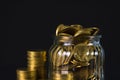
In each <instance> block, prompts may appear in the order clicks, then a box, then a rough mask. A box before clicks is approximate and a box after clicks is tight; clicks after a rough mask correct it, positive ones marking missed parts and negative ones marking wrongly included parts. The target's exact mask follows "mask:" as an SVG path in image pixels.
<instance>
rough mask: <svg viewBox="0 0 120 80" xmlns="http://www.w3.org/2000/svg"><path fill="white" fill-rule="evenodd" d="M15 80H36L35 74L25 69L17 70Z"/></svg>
mask: <svg viewBox="0 0 120 80" xmlns="http://www.w3.org/2000/svg"><path fill="white" fill-rule="evenodd" d="M16 72H17V80H36V72H35V71H28V69H27V68H21V69H17V71H16Z"/></svg>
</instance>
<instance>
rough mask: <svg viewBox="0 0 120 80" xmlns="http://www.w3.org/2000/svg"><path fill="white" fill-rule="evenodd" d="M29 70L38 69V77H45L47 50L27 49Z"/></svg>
mask: <svg viewBox="0 0 120 80" xmlns="http://www.w3.org/2000/svg"><path fill="white" fill-rule="evenodd" d="M27 56H28V57H27V61H28V65H27V66H28V70H29V71H36V72H37V78H38V79H44V78H46V77H47V74H46V66H45V64H46V51H45V50H29V51H27Z"/></svg>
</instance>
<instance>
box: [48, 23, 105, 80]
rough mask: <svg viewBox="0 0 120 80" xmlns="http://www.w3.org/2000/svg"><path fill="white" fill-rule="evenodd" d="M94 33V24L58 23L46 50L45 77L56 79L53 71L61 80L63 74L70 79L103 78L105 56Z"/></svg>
mask: <svg viewBox="0 0 120 80" xmlns="http://www.w3.org/2000/svg"><path fill="white" fill-rule="evenodd" d="M98 32H99V29H98V28H97V27H90V28H83V26H81V25H70V26H68V25H63V24H61V25H59V26H58V27H57V29H56V36H55V40H54V43H53V45H52V46H51V47H50V49H49V58H50V60H49V61H50V62H49V78H50V79H51V80H52V78H53V77H54V80H58V79H57V78H55V75H54V74H55V72H57V73H58V72H59V75H60V77H61V78H60V79H65V80H69V78H68V76H67V74H71V76H72V77H71V79H70V80H104V70H103V64H104V57H105V56H104V50H103V47H102V46H101V43H100V39H101V37H102V36H101V35H98ZM63 72H65V73H63ZM53 73H54V74H53ZM63 74H65V75H66V76H65V75H63ZM62 77H63V78H62Z"/></svg>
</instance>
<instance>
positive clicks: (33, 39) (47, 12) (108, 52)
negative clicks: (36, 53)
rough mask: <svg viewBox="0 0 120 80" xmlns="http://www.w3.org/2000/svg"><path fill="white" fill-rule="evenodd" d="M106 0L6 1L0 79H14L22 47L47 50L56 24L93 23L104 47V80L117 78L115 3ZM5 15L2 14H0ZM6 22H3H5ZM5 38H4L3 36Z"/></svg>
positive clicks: (22, 62)
mask: <svg viewBox="0 0 120 80" xmlns="http://www.w3.org/2000/svg"><path fill="white" fill-rule="evenodd" d="M116 3H117V2H115V1H114V2H113V1H109V2H107V1H106V2H104V1H91V0H88V1H84V0H83V1H75V0H73V1H71V0H69V1H60V0H59V1H57V0H55V1H51V0H49V1H46V0H44V1H34V0H33V1H20V0H18V1H9V2H8V7H7V8H8V9H7V10H8V12H7V13H8V14H7V21H8V22H7V23H8V27H5V31H4V33H5V34H7V37H6V36H4V37H5V38H3V42H2V43H3V45H1V46H2V47H3V50H2V51H3V52H2V53H1V55H0V56H1V58H0V69H1V70H0V80H16V69H17V68H20V67H25V66H26V65H27V64H26V51H27V50H29V49H45V50H49V48H50V46H51V45H52V44H53V40H54V36H55V30H56V27H57V26H58V25H59V24H65V25H71V24H81V25H83V26H84V27H92V26H96V27H98V28H99V29H100V34H101V35H102V38H101V44H102V46H103V48H104V50H105V80H117V79H119V71H118V69H119V67H120V66H119V61H118V59H119V52H118V51H119V47H117V45H118V46H119V39H118V38H119V35H118V34H119V29H118V28H119V27H118V26H119V25H117V26H116V24H118V23H117V20H116V18H117V17H118V16H117V11H119V9H118V5H117V4H116ZM1 16H3V17H6V14H4V15H1ZM5 24H6V23H5ZM4 39H5V40H4Z"/></svg>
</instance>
